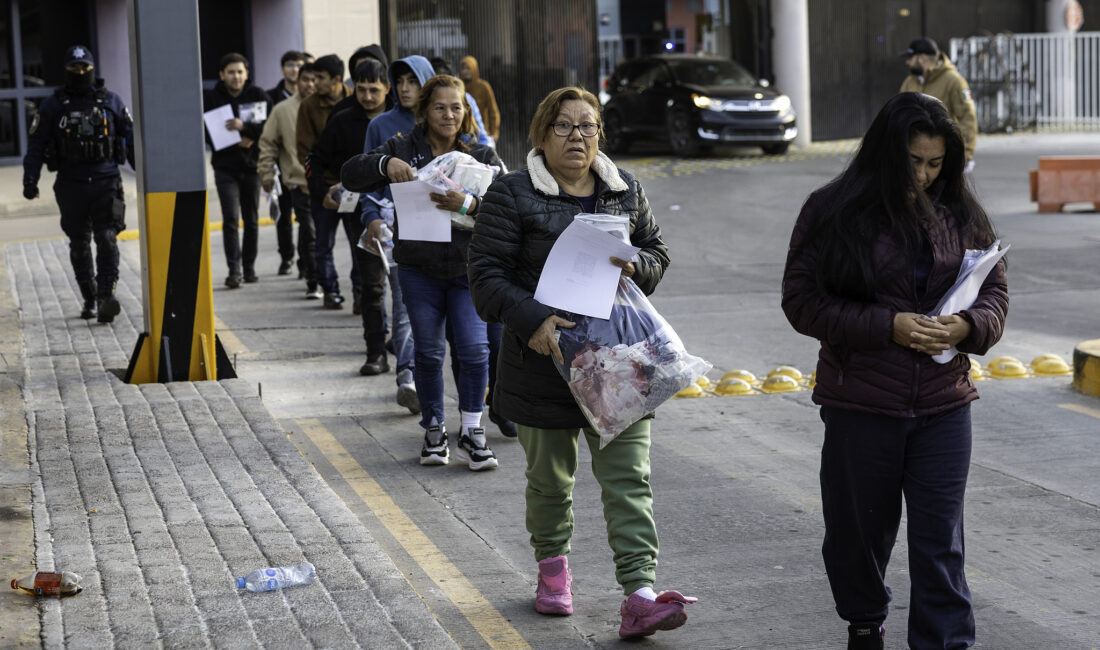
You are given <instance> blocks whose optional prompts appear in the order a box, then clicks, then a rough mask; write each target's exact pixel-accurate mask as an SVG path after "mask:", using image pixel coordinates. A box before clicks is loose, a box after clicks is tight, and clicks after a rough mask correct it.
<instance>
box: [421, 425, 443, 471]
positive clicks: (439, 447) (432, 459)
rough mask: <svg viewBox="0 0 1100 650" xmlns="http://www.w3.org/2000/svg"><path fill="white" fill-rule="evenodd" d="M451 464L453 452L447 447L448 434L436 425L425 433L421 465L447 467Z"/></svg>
mask: <svg viewBox="0 0 1100 650" xmlns="http://www.w3.org/2000/svg"><path fill="white" fill-rule="evenodd" d="M449 462H451V450H450V449H449V448H448V447H447V432H446V431H444V430H443V428H442V427H440V426H439V425H436V426H434V427H428V430H427V431H425V432H424V446H423V447H421V448H420V464H421V465H446V464H447V463H449Z"/></svg>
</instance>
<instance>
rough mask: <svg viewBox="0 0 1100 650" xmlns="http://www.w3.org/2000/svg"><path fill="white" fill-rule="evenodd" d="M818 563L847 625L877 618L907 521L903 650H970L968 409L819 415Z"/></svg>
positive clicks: (884, 606)
mask: <svg viewBox="0 0 1100 650" xmlns="http://www.w3.org/2000/svg"><path fill="white" fill-rule="evenodd" d="M821 419H822V421H824V422H825V442H824V444H823V445H822V448H821V506H822V513H823V514H824V515H825V542H824V544H822V549H821V553H822V556H823V557H824V560H825V569H826V571H827V573H828V576H829V585H830V586H831V587H832V590H833V599H834V600H835V601H836V611H837V613H838V614H840V617H841V618H843V619H845V620H847V621H848V622H850V623H872V624H877V623H880V622H882V621H883V620H884V619H885V618H886V614H887V612H888V609H889V604H890V596H891V595H890V588H889V587H887V586H886V584H885V582H884V581H883V576H884V575H885V573H886V563H887V562H888V561H889V559H890V551H891V550H892V549H893V547H894V540H895V538H896V537H897V532H898V526H899V524H900V522H901V505H902V499H903V498H904V499H905V511H906V517H907V518H908V524H907V531H908V541H909V578H910V597H909V638H908V641H909V647H911V648H969V647H970V646H971V645H973V643H974V608H973V606H972V605H971V600H970V589H969V588H968V587H967V585H966V574H965V567H964V554H963V497H964V496H965V492H966V478H967V473H968V472H969V470H970V447H971V433H970V405H969V404H967V405H965V406H961V407H959V408H957V409H954V410H951V411H948V412H946V413H939V414H936V415H928V416H923V417H915V418H897V417H889V416H886V415H877V414H874V413H863V412H859V411H850V410H847V409H842V408H837V407H834V406H822V407H821Z"/></svg>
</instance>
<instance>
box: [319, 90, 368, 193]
mask: <svg viewBox="0 0 1100 650" xmlns="http://www.w3.org/2000/svg"><path fill="white" fill-rule="evenodd" d="M351 99H352V100H354V99H355V95H352V96H351ZM340 104H343V102H340V103H339V104H337V105H336V106H334V107H333V112H332V114H331V115H329V118H328V122H326V123H325V130H324V131H321V135H320V136H319V137H318V138H317V142H315V143H314V144H313V151H311V152H310V154H309V166H310V169H311V170H312V171H313V174H312V175H313V176H314V177H320V178H322V179H324V183H325V186H326V188H327V187H328V186H330V185H333V184H335V183H338V182H339V181H340V168H341V167H343V166H344V163H345V162H347V161H348V159H350V158H351V157H352V156H357V155H359V154H361V153H363V142H364V141H365V140H366V139H367V126H368V125H369V124H370V116H369V115H367V111H366V109H364V108H363V106H362V105H361V104H359V102H357V101H353V102H352V104H351V105H349V106H348V107H347V108H345V109H343V110H341V111H339V112H337V111H336V107H338V106H340Z"/></svg>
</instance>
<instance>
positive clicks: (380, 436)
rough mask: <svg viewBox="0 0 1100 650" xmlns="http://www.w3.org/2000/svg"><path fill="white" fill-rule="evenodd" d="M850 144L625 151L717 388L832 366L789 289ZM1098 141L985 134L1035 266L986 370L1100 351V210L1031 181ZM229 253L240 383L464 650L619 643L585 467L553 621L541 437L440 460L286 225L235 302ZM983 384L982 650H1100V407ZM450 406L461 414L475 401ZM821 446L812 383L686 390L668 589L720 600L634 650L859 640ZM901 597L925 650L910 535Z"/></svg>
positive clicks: (676, 449)
mask: <svg viewBox="0 0 1100 650" xmlns="http://www.w3.org/2000/svg"><path fill="white" fill-rule="evenodd" d="M851 149H852V143H839V144H836V145H830V146H815V148H812V149H811V150H810V151H808V152H804V153H802V154H797V155H791V156H786V157H782V158H780V159H762V158H759V157H758V156H755V155H750V156H747V157H745V156H739V155H735V156H734V157H725V156H712V157H709V158H706V159H702V160H695V161H678V160H675V159H670V158H667V157H666V156H665V155H664V154H663V153H661V152H659V151H656V150H655V151H652V152H645V153H642V154H639V155H636V156H622V157H619V159H618V161H619V162H620V164H621V165H622V166H624V167H626V168H628V169H632V170H634V171H635V172H636V173H637V174H638V175H639V177H640V178H641V179H642V181H643V184H644V186H645V189H646V191H647V194H648V196H649V198H650V201H651V202H652V204H653V207H654V211H655V214H656V216H657V218H658V221H659V223H660V224H661V226H662V228H663V231H664V235H665V239H666V241H667V242H668V243H669V245H670V248H671V256H672V266H671V267H670V269H669V272H668V273H667V274H666V276H665V280H664V282H663V283H662V284H661V286H660V287H659V289H658V291H657V293H656V294H655V295H654V296H653V298H652V300H653V302H654V304H655V305H656V307H657V308H658V309H659V310H660V311H661V313H662V314H663V315H664V316H665V317H666V318H667V319H668V320H669V321H670V322H671V323H672V324H673V326H674V327H675V328H676V330H677V332H678V333H679V334H680V336H681V338H682V339H683V340H684V342H685V344H686V345H687V347H688V349H689V350H690V351H692V352H693V353H694V354H697V355H699V356H702V357H704V358H706V359H707V360H709V361H710V362H711V363H713V364H714V366H715V367H714V370H713V371H711V373H710V375H709V376H710V378H711V379H712V380H717V378H718V377H720V376H721V375H722V374H723V373H724V372H727V371H729V370H733V369H746V370H749V371H751V372H753V373H754V374H757V375H758V376H762V375H764V374H766V373H767V371H768V370H770V369H772V368H774V367H776V366H778V365H781V364H788V365H793V366H795V367H796V368H799V369H800V370H802V371H803V372H804V373H807V374H808V373H809V372H811V371H812V370H813V367H814V363H815V360H816V348H817V346H816V343H815V342H814V341H812V340H810V339H807V338H805V337H802V336H800V335H798V334H796V333H795V332H794V331H793V330H791V328H790V326H789V325H788V324H787V322H786V320H785V318H784V317H783V314H782V312H781V311H780V309H779V282H780V275H781V273H782V266H783V261H784V258H785V255H786V248H787V241H788V238H789V234H790V230H791V227H792V225H793V223H794V219H795V217H796V215H797V213H798V209H799V207H800V206H801V204H802V201H803V200H804V199H805V197H806V195H807V194H808V193H809V192H810V191H811V190H812V189H813V188H815V187H817V186H819V185H821V184H822V183H824V182H826V181H827V180H829V179H830V178H832V177H833V176H835V175H836V174H837V173H838V172H839V171H840V170H841V169H842V167H843V165H844V163H845V161H846V158H847V156H848V155H849V154H850V152H851ZM1097 150H1100V135H1097V134H1085V135H1083V134H1079V133H1078V134H1058V135H1039V136H1035V135H1029V136H1010V137H988V138H983V139H982V141H981V144H980V147H979V152H978V156H977V163H978V167H977V169H976V171H975V173H974V177H973V178H974V182H975V186H976V188H977V190H978V193H979V195H980V197H981V199H982V201H983V204H984V205H985V206H986V208H987V210H988V211H989V212H990V213H991V214H992V215H993V218H994V222H995V224H996V226H997V228H998V230H999V231H1000V233H1001V236H1002V240H1003V241H1004V242H1006V243H1011V244H1012V245H1013V249H1012V252H1011V253H1010V254H1009V260H1010V261H1009V290H1010V295H1011V300H1012V303H1011V307H1010V313H1009V320H1008V324H1007V328H1006V331H1005V335H1004V338H1003V339H1002V342H1001V343H1000V344H999V345H998V346H997V347H995V348H994V349H993V351H992V353H991V354H990V355H988V356H987V357H986V358H983V359H979V360H980V361H982V362H988V361H989V359H990V358H992V357H994V356H999V355H1006V354H1007V355H1012V356H1015V357H1017V358H1019V359H1021V360H1022V361H1024V362H1025V363H1026V362H1028V361H1030V360H1031V359H1032V358H1033V357H1035V356H1038V355H1040V354H1047V353H1053V354H1058V355H1060V356H1061V357H1062V358H1064V359H1066V360H1069V359H1070V358H1071V356H1072V351H1073V347H1074V345H1076V344H1077V343H1078V342H1080V341H1083V340H1086V339H1091V338H1097V337H1100V331H1098V330H1100V325H1098V323H1100V319H1098V318H1097V317H1098V315H1100V289H1098V283H1097V277H1098V275H1100V217H1098V215H1097V214H1096V212H1094V211H1092V210H1091V207H1090V206H1084V205H1082V206H1070V210H1071V211H1070V212H1067V213H1063V214H1057V215H1041V214H1038V213H1037V212H1036V211H1035V206H1034V204H1031V203H1029V202H1028V186H1027V170H1028V169H1030V168H1033V167H1034V166H1035V159H1036V157H1037V156H1038V155H1040V154H1056V153H1095V152H1096V151H1097ZM723 153H731V152H723ZM732 153H734V154H739V153H741V152H738V151H736V150H734V151H733V152H732ZM1086 209H1087V210H1088V211H1085V210H1086ZM134 214H136V213H135V212H131V215H134ZM212 214H216V211H213V210H212ZM135 222H136V219H135V218H133V217H132V218H131V223H135ZM211 244H212V246H213V248H214V251H215V254H214V255H213V259H214V260H215V264H214V278H215V304H216V308H217V313H218V316H219V318H220V321H221V323H220V325H219V333H220V336H222V338H223V341H224V342H225V344H226V347H227V348H228V349H229V351H230V355H231V356H233V357H235V359H236V365H237V372H238V374H239V375H240V376H241V377H243V378H245V379H248V380H249V381H253V382H255V383H256V384H257V385H258V386H259V387H260V389H261V391H262V396H263V399H264V403H265V404H266V405H267V407H268V409H269V410H270V411H271V412H272V414H273V415H274V416H275V417H276V418H278V419H279V421H280V423H281V424H282V425H283V427H284V429H285V430H286V431H287V433H288V435H289V436H290V438H291V439H292V440H293V441H294V442H295V443H296V444H297V445H298V447H299V449H300V450H301V452H302V453H303V454H304V455H305V456H306V457H307V458H308V459H309V460H310V461H311V462H313V464H314V465H315V466H316V467H317V469H318V470H319V471H320V472H321V474H322V475H323V476H324V477H325V479H326V480H327V481H328V482H329V484H330V485H331V486H332V487H333V488H334V490H335V491H336V492H337V493H338V494H340V496H341V497H342V498H343V499H344V500H345V502H346V503H347V504H348V505H349V506H350V507H351V509H352V510H353V511H354V512H355V513H356V514H357V515H358V516H359V517H360V518H361V519H362V520H363V522H364V523H365V524H366V525H367V527H368V528H369V529H370V531H371V532H372V533H373V534H374V536H375V537H376V538H377V540H378V541H379V543H380V545H381V546H382V547H383V549H384V550H385V551H386V552H387V554H388V555H389V556H390V558H391V559H392V560H393V561H394V563H395V564H396V565H397V566H398V567H399V568H400V569H401V570H402V572H403V573H404V575H405V576H406V578H407V579H408V581H409V582H410V584H412V586H413V587H414V589H415V590H416V592H417V593H418V594H420V596H421V597H422V598H423V599H424V600H425V601H426V602H427V603H428V605H429V608H430V609H431V610H432V611H433V613H434V614H435V615H436V617H437V618H438V619H439V620H440V621H441V622H442V624H443V625H444V627H445V628H446V629H447V630H448V631H449V632H450V633H451V635H452V636H453V637H454V638H455V640H456V641H458V642H459V644H460V645H462V646H463V647H469V648H478V647H505V646H510V645H516V644H523V643H525V644H528V645H529V646H531V647H536V648H573V647H598V648H602V647H614V646H617V645H620V642H619V641H618V639H617V634H616V631H617V627H618V618H619V617H618V604H619V602H620V600H621V598H622V596H621V594H620V593H619V590H618V588H617V585H616V584H615V582H614V573H613V565H612V561H611V553H610V550H609V549H608V547H607V544H606V538H605V531H604V524H603V521H602V514H601V507H600V501H599V492H598V487H597V485H596V483H595V481H594V479H593V478H592V477H591V473H590V472H589V471H588V467H587V464H586V456H582V468H581V470H580V472H579V473H578V482H577V487H576V491H575V495H574V496H575V504H574V507H575V513H576V533H575V536H574V540H573V548H572V552H571V554H570V556H569V558H570V565H571V567H572V569H573V572H574V576H575V587H574V588H575V591H576V614H575V615H574V616H572V617H570V618H546V617H542V616H539V615H537V614H535V613H534V612H533V610H532V607H531V603H532V598H533V594H534V587H535V576H536V573H537V569H536V567H535V563H534V559H533V555H532V552H531V550H530V548H529V546H528V544H527V534H526V532H525V530H524V526H523V486H524V480H523V453H522V450H521V449H520V447H519V445H518V444H517V443H516V442H514V441H511V440H505V439H503V438H502V437H501V436H500V435H499V434H497V433H496V431H495V427H493V426H492V425H489V426H488V429H489V431H490V444H491V445H492V446H493V448H494V449H495V450H496V452H497V454H498V456H499V457H500V459H501V467H500V468H499V469H498V470H496V471H492V472H485V473H478V474H474V473H471V472H469V471H468V470H467V469H466V468H465V467H463V466H461V465H459V464H457V463H452V464H451V465H449V466H446V467H431V468H425V467H421V466H420V465H419V464H417V462H416V457H417V455H418V453H419V446H420V436H421V431H420V430H419V427H418V426H417V419H416V418H415V417H413V416H411V415H409V414H408V412H407V411H405V410H404V409H402V408H400V407H398V406H397V405H396V404H395V403H394V402H393V390H394V385H393V381H392V376H387V377H374V378H361V377H359V376H358V375H357V373H356V371H357V368H358V366H359V364H360V363H361V362H362V359H363V343H362V338H361V336H362V332H361V329H360V327H359V323H360V321H359V317H358V316H353V315H352V314H351V313H350V310H345V311H342V312H332V311H326V310H323V309H321V308H320V304H319V302H318V301H307V300H304V299H303V298H304V286H302V283H301V282H299V281H297V280H294V279H291V278H288V277H277V276H275V273H274V271H275V268H276V266H277V265H278V260H277V256H276V254H275V252H274V251H275V238H274V229H272V228H262V229H261V244H260V248H261V251H262V256H261V263H260V264H259V270H260V274H261V281H260V282H259V283H258V284H255V285H246V286H245V288H243V289H240V290H236V291H228V290H225V289H223V288H222V287H221V286H220V280H221V279H222V278H223V277H224V268H223V267H224V262H223V261H222V259H223V257H222V254H221V240H220V235H219V234H214V235H213V236H212V240H211ZM345 246H346V245H345V244H344V243H343V242H339V243H338V248H337V253H338V254H337V265H338V268H340V269H341V272H342V274H343V275H344V276H345V278H346V274H347V267H348V254H347V252H346V251H347V249H346V247H345ZM123 254H125V255H131V256H134V257H137V256H139V251H138V248H137V243H136V242H126V243H124V244H123ZM342 284H344V285H346V284H347V280H346V279H342ZM449 381H450V380H449V378H448V382H449ZM980 390H981V391H982V399H981V400H979V401H978V402H976V403H975V405H974V423H975V446H974V455H973V464H972V468H971V478H970V484H969V491H968V501H967V515H968V516H967V542H968V544H967V550H968V554H967V557H968V578H969V581H970V586H971V589H972V591H973V594H974V600H975V605H976V610H977V612H976V616H977V624H978V647H982V648H997V649H1001V648H1040V647H1043V648H1053V647H1057V648H1096V647H1100V568H1098V567H1100V553H1098V547H1100V510H1098V506H1100V487H1098V484H1097V481H1096V479H1095V477H1096V475H1097V470H1098V466H1100V401H1098V400H1097V399H1096V398H1091V397H1086V396H1083V395H1080V394H1078V393H1075V392H1074V391H1073V390H1072V388H1071V387H1070V385H1069V380H1068V378H1038V377H1033V378H1027V379H1019V380H990V381H985V382H982V383H981V384H980ZM448 404H449V407H453V409H452V412H453V417H457V400H456V399H455V391H454V389H453V386H451V385H450V384H448ZM821 429H822V425H821V423H820V420H819V419H818V417H817V410H816V407H814V405H813V404H812V403H811V401H810V399H809V392H806V391H802V392H795V393H788V394H783V395H759V394H758V395H752V396H744V397H707V398H701V399H679V400H673V401H671V402H669V403H668V404H667V405H665V406H663V407H662V408H661V409H659V411H658V414H657V419H656V420H655V422H654V429H653V431H654V434H653V451H652V459H653V485H654V491H655V498H656V506H655V508H656V516H657V521H658V528H659V531H660V535H661V559H660V566H659V569H658V584H657V588H658V589H669V588H675V589H680V590H681V591H684V592H685V593H687V594H689V595H694V596H698V597H699V598H700V602H699V603H698V604H696V605H692V606H690V608H689V610H688V611H689V620H688V623H687V625H686V626H685V627H684V628H682V629H681V630H677V631H675V632H669V633H660V634H658V635H657V636H655V637H652V638H651V639H649V640H646V641H643V642H641V643H640V644H634V643H631V644H629V645H631V646H634V645H644V646H645V647H670V648H671V647H676V648H764V647H767V648H792V649H794V648H835V647H843V642H844V639H845V629H844V623H843V622H842V621H841V620H840V619H839V618H837V617H836V615H835V613H834V612H833V608H832V599H831V596H830V594H829V588H828V583H827V580H826V577H825V575H824V569H823V566H822V563H821V558H820V551H819V549H820V544H821V536H822V530H823V528H822V523H821V505H820V498H819V494H818V485H817V466H818V453H819V449H820V440H821ZM888 583H889V584H890V585H891V586H892V588H893V592H894V596H895V601H894V605H893V609H892V613H891V616H890V618H889V619H888V620H887V623H886V626H887V646H888V647H904V645H905V618H906V611H907V605H908V594H907V592H908V577H907V568H906V543H905V531H904V525H903V531H902V532H901V534H900V535H899V541H898V545H897V547H896V548H895V552H894V556H893V560H892V562H891V565H890V570H889V575H888Z"/></svg>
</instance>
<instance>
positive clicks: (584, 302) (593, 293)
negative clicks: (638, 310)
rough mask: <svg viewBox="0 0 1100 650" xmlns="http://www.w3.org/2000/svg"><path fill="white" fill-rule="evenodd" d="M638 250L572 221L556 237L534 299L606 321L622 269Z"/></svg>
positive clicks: (550, 305) (601, 232) (607, 234)
mask: <svg viewBox="0 0 1100 650" xmlns="http://www.w3.org/2000/svg"><path fill="white" fill-rule="evenodd" d="M639 250H641V249H640V248H636V247H634V246H631V245H630V244H628V243H625V242H623V241H621V240H620V239H619V238H618V237H616V236H615V235H613V234H611V233H609V232H604V231H603V230H600V229H599V228H597V227H596V226H593V225H592V224H588V223H585V222H583V221H579V220H577V221H573V223H571V224H569V227H568V228H566V229H565V230H563V231H562V233H561V234H560V235H558V239H557V241H555V242H554V246H553V248H551V249H550V254H549V255H548V256H547V257H546V264H544V265H543V267H542V273H541V274H540V275H539V284H538V286H537V287H536V288H535V300H537V301H539V302H541V303H542V304H544V305H546V306H547V307H554V308H556V309H561V310H564V311H568V312H573V313H575V314H584V315H585V316H594V317H596V318H603V319H605V320H606V319H608V318H610V316H611V305H612V304H614V302H615V291H616V289H618V287H619V275H620V274H621V273H622V269H620V268H619V267H617V266H615V265H614V264H612V263H611V260H610V258H612V257H617V258H619V259H621V260H629V259H630V258H632V257H634V255H635V254H636V253H637V252H638V251H639Z"/></svg>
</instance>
